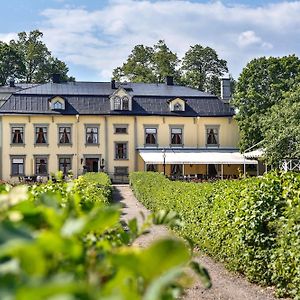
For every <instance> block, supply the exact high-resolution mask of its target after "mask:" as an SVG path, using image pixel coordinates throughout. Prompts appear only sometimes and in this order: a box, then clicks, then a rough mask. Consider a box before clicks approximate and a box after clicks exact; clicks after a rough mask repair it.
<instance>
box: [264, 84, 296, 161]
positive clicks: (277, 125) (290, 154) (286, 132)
mask: <svg viewBox="0 0 300 300" xmlns="http://www.w3.org/2000/svg"><path fill="white" fill-rule="evenodd" d="M299 120H300V86H298V88H297V89H296V91H294V92H289V93H286V94H285V97H284V99H283V100H282V101H281V102H280V103H277V104H275V105H273V106H272V108H271V109H270V112H269V116H268V117H267V118H265V119H264V124H263V126H264V146H265V150H266V154H265V156H266V159H267V161H268V162H269V163H270V164H274V165H277V164H278V162H279V161H280V160H282V159H285V158H297V159H299V158H300V122H299Z"/></svg>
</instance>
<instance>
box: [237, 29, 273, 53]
mask: <svg viewBox="0 0 300 300" xmlns="http://www.w3.org/2000/svg"><path fill="white" fill-rule="evenodd" d="M238 45H239V46H240V47H241V48H244V47H249V46H260V47H262V48H265V49H272V48H273V45H272V44H271V43H268V42H264V41H263V40H262V39H261V37H259V36H257V35H256V33H255V32H254V31H252V30H248V31H244V32H242V33H241V34H240V35H239V37H238Z"/></svg>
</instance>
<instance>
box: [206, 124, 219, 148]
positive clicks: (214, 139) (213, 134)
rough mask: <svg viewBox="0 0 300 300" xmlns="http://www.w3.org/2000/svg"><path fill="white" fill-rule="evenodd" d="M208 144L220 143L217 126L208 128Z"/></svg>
mask: <svg viewBox="0 0 300 300" xmlns="http://www.w3.org/2000/svg"><path fill="white" fill-rule="evenodd" d="M207 145H218V129H217V128H207Z"/></svg>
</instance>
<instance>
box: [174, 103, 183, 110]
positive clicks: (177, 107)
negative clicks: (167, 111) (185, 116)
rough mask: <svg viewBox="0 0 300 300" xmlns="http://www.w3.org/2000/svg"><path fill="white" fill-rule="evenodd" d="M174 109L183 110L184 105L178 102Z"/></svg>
mask: <svg viewBox="0 0 300 300" xmlns="http://www.w3.org/2000/svg"><path fill="white" fill-rule="evenodd" d="M174 111H182V105H181V104H180V103H176V104H175V105H174Z"/></svg>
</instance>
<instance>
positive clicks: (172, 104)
mask: <svg viewBox="0 0 300 300" xmlns="http://www.w3.org/2000/svg"><path fill="white" fill-rule="evenodd" d="M168 102H169V108H170V111H185V103H186V101H185V100H184V99H182V98H178V97H177V98H174V99H171V100H169V101H168Z"/></svg>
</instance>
